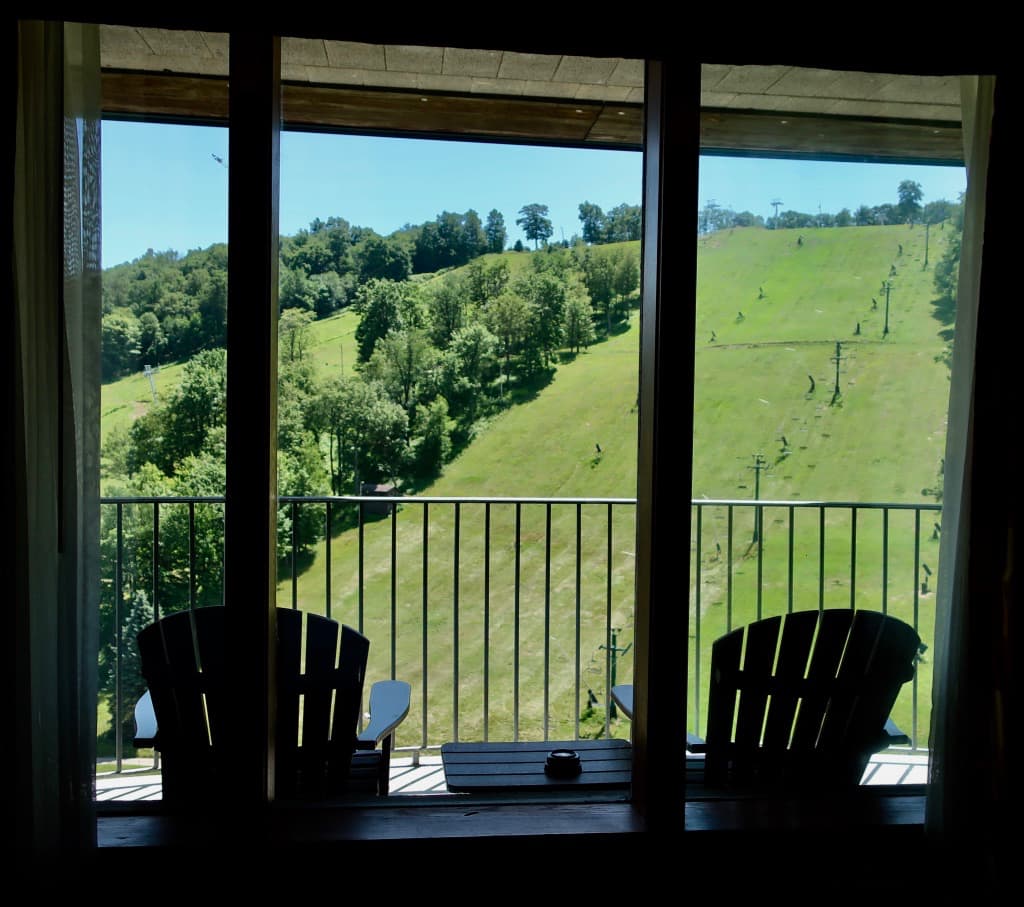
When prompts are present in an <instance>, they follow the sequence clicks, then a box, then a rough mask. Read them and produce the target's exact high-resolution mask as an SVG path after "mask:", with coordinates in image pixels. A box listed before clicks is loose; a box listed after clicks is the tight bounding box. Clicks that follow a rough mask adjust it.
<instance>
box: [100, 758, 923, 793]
mask: <svg viewBox="0 0 1024 907" xmlns="http://www.w3.org/2000/svg"><path fill="white" fill-rule="evenodd" d="M927 780H928V755H927V753H922V752H916V753H913V752H911V753H898V752H893V753H881V754H879V755H877V756H875V757H874V758H872V760H871V762H870V764H869V766H868V770H867V772H866V773H865V775H864V779H863V781H862V784H865V785H904V784H924V783H925V782H926V781H927ZM447 793H448V790H447V788H446V787H445V781H444V768H443V767H442V765H441V757H440V756H433V755H430V756H420V757H419V760H418V764H413V759H412V758H411V757H408V756H398V757H395V758H393V759H392V760H391V796H392V797H421V796H436V795H438V794H447ZM160 797H161V787H160V775H159V773H158V772H154V771H153V770H152V769H151V768H144V769H129V770H125V771H121V772H119V773H105V774H98V775H97V777H96V799H97V801H98V802H100V803H111V802H119V803H128V802H138V801H145V800H160Z"/></svg>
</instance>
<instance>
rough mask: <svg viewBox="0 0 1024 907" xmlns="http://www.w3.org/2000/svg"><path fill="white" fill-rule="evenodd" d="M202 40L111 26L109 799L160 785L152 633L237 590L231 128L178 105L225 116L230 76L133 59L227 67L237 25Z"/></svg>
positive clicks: (106, 562) (105, 649)
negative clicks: (229, 516)
mask: <svg viewBox="0 0 1024 907" xmlns="http://www.w3.org/2000/svg"><path fill="white" fill-rule="evenodd" d="M197 40H198V39H197V35H196V33H186V32H173V31H158V30H147V29H132V28H122V27H116V28H107V27H104V28H102V29H101V47H102V57H103V66H104V67H105V68H107V69H109V68H114V69H117V70H119V71H121V72H120V73H119V75H117V76H114V77H110V76H108V77H107V79H106V81H105V83H104V109H105V116H106V118H105V119H104V121H103V123H102V180H101V186H102V257H103V324H102V329H103V346H102V397H101V399H102V410H101V426H100V430H101V445H102V465H101V494H102V506H101V531H102V540H101V545H102V549H101V554H102V587H101V603H100V652H99V666H98V669H99V702H98V738H97V765H98V781H97V793H98V797H99V799H100V800H101V801H115V800H121V799H156V798H159V796H160V787H159V775H158V774H156V773H154V772H153V770H154V769H156V768H158V766H159V760H158V759H157V758H156V754H155V753H154V751H153V750H152V749H151V748H149V747H142V748H138V749H136V748H135V747H134V746H133V738H134V734H135V731H136V725H135V716H134V709H135V705H136V703H137V701H138V699H139V697H140V696H141V695H142V693H143V692H144V691H145V682H144V680H143V679H142V676H141V673H140V663H139V655H138V649H137V646H136V641H135V636H136V634H137V633H138V632H139V631H140V630H141V629H143V628H144V627H145V626H147V625H148V624H150V623H151V622H152V621H153V620H154V618H155V617H162V616H165V615H167V614H170V613H172V612H175V611H179V610H182V609H186V608H190V607H204V606H207V605H219V604H222V602H223V545H224V520H223V495H224V481H225V472H224V433H225V415H226V374H227V373H226V356H225V343H226V329H227V324H226V314H227V201H228V167H229V166H230V161H229V155H228V133H227V129H226V128H225V127H223V126H220V125H198V124H197V123H198V121H196V122H194V123H189V124H187V125H186V124H185V123H184V122H181V119H182V117H178V116H174V115H173V111H174V110H175V109H177V108H175V106H174V105H180V104H182V103H185V102H186V101H188V102H190V103H192V102H195V101H196V99H197V98H206V99H209V98H213V99H214V102H215V103H214V106H215V107H216V108H217V111H218V117H222V116H223V115H224V114H226V96H227V94H226V87H224V83H220V82H217V80H215V79H213V80H210V81H209V82H208V83H207V90H206V92H205V93H204V92H199V93H198V94H193V93H191V92H190V91H189V90H187V89H182V85H181V83H179V84H178V89H175V90H172V91H171V92H169V93H164V94H160V93H159V92H157V93H153V94H150V93H148V90H147V89H146V88H145V86H146V85H148V84H149V83H147V81H146V80H145V79H144V78H140V77H138V73H137V72H136V73H132V72H127V71H124V70H127V69H128V68H130V69H133V70H137V71H146V70H155V71H159V72H165V73H170V72H175V73H182V72H184V71H185V69H186V61H191V62H189V63H188V67H190V68H195V69H194V71H201V72H203V73H204V74H205V75H207V76H221V75H226V73H227V40H228V39H227V35H214V34H209V35H206V36H205V37H204V38H203V39H202V40H201V41H199V43H197ZM196 67H197V68H196ZM218 86H219V87H218ZM179 89H180V93H176V91H178V90H179ZM221 89H222V96H221V94H218V91H220V90H221ZM182 109H183V108H182ZM147 112H148V115H149V117H150V120H149V121H145V120H144V119H143V117H144V116H145V115H146V113H147ZM205 112H206V113H207V114H208V113H209V109H207V110H206V111H205ZM206 122H207V123H210V122H216V120H212V121H211V120H209V119H207V120H206ZM172 499H173V500H172ZM140 773H142V774H140ZM149 782H155V785H153V786H150V784H149Z"/></svg>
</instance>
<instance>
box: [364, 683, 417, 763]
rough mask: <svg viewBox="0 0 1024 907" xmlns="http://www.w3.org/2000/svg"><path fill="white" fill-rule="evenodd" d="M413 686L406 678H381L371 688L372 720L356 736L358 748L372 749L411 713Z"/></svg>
mask: <svg viewBox="0 0 1024 907" xmlns="http://www.w3.org/2000/svg"><path fill="white" fill-rule="evenodd" d="M411 699H412V687H410V686H409V684H407V683H406V682H405V681H404V680H380V681H377V683H375V684H373V686H372V687H371V688H370V720H369V723H368V724H367V725H366V727H365V728H363V731H362V733H361V734H359V736H358V737H357V738H356V749H360V750H372V749H375V748H376V746H377V744H378V743H380V741H381V740H383V739H384V738H385V737H389V736H390V735H391V734H393V733H394V731H395V728H397V727H398V725H400V724H401V723H402V721H404V720H405V716H406V715H408V714H409V703H410V701H411Z"/></svg>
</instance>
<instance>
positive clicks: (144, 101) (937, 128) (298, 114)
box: [103, 71, 963, 165]
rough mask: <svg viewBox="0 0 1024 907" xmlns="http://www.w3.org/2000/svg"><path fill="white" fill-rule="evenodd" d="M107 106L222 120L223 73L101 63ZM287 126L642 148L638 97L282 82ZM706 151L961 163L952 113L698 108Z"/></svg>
mask: <svg viewBox="0 0 1024 907" xmlns="http://www.w3.org/2000/svg"><path fill="white" fill-rule="evenodd" d="M103 108H104V114H105V115H107V116H116V117H124V118H136V117H137V118H140V119H141V118H147V119H153V118H156V119H163V120H167V121H180V122H206V123H211V122H212V123H220V124H222V125H227V121H228V83H227V79H225V78H219V77H210V76H185V75H173V74H164V73H149V72H146V73H144V72H118V71H106V72H104V73H103ZM281 111H282V118H283V120H284V126H285V128H293V129H308V130H319V131H335V130H336V131H339V132H357V133H379V134H387V135H403V134H409V135H418V136H434V137H448V138H452V137H454V138H460V139H467V140H489V141H507V142H531V143H539V144H552V145H568V146H575V147H595V148H622V149H629V150H640V149H641V148H642V138H641V137H642V131H643V108H642V107H641V106H640V105H636V104H634V105H626V104H609V103H606V102H595V101H574V100H569V101H561V100H552V99H544V98H519V97H515V98H510V97H494V96H486V95H445V94H438V93H429V92H409V91H393V90H385V89H371V88H351V87H341V86H327V85H308V84H300V83H285V84H284V85H283V86H282V99H281ZM701 149H702V151H703V152H705V153H708V154H739V155H747V156H752V157H753V156H775V157H813V158H826V159H837V160H862V161H878V162H891V163H897V162H918V163H933V164H947V165H962V164H963V145H962V138H961V130H960V124H959V123H947V122H931V121H914V120H899V121H896V120H885V119H877V118H876V119H872V118H856V117H841V116H820V115H808V114H788V113H785V112H779V111H771V112H765V111H749V110H729V109H704V110H702V111H701Z"/></svg>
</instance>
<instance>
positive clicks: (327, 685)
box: [135, 607, 410, 803]
mask: <svg viewBox="0 0 1024 907" xmlns="http://www.w3.org/2000/svg"><path fill="white" fill-rule="evenodd" d="M303 617H305V621H303ZM303 623H305V633H304V632H303ZM226 635H227V634H226V620H225V609H224V608H223V607H209V608H200V609H197V610H196V611H191V612H190V611H181V612H178V613H176V614H171V615H169V616H167V617H164V618H163V619H161V620H159V621H157V622H156V623H154V624H151V625H150V626H148V627H147V628H146V629H144V630H143V631H142V632H141V633H140V634H139V636H138V642H139V653H140V656H141V660H142V674H143V676H144V678H145V680H146V683H147V685H148V690H147V692H146V694H145V695H144V696H143V698H142V699H141V700H140V701H139V705H138V707H137V708H136V737H135V745H136V746H140V747H145V746H152V747H154V748H155V749H156V750H158V751H159V752H160V755H161V759H162V768H163V798H164V801H165V802H167V803H177V802H182V801H193V802H194V801H196V800H208V799H209V798H210V797H217V796H218V790H221V791H223V790H224V789H225V787H226V786H227V785H230V784H231V771H232V765H231V762H232V760H231V754H230V753H228V752H225V751H224V747H223V746H221V745H220V740H221V739H222V736H223V734H222V728H223V722H224V716H225V714H226V713H227V710H228V709H230V708H231V703H230V702H228V701H227V698H226V692H225V679H226V674H225V664H224V651H225V646H226V644H227V643H228V640H227V638H226ZM277 636H278V638H277V645H278V648H277V653H278V663H277V720H276V746H275V790H276V796H277V797H278V798H281V799H291V798H311V797H328V796H336V795H339V794H342V793H350V792H354V791H357V792H366V793H376V794H381V795H384V794H387V792H388V772H389V763H390V758H391V748H392V743H393V737H394V732H395V728H396V727H397V726H398V725H399V724H400V723H401V721H402V720H403V719H404V718H405V716H406V714H408V711H409V699H410V688H409V684H407V683H405V682H403V681H399V680H391V681H381V682H379V683H375V684H373V686H372V688H371V691H370V719H369V723H368V724H367V726H366V727H365V729H364V730H363V731H362V732H361V733H358V724H359V714H360V709H361V707H362V699H363V680H364V677H365V674H366V662H367V655H368V652H369V647H370V643H369V640H368V639H367V638H366V637H365V636H363V635H361V634H360V633H358V632H356V631H355V630H353V629H352V628H350V627H347V626H343V625H341V624H339V623H338V622H337V621H334V620H330V619H328V618H325V617H321V616H319V615H316V614H306V615H304V614H303V612H301V611H295V610H292V609H288V608H278V609H277ZM303 643H305V645H304V646H303ZM147 702H148V703H149V704H147Z"/></svg>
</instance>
